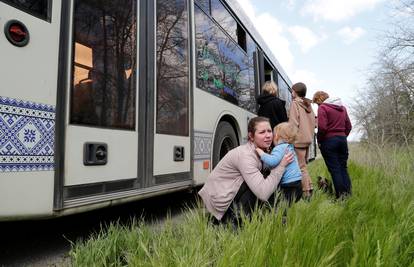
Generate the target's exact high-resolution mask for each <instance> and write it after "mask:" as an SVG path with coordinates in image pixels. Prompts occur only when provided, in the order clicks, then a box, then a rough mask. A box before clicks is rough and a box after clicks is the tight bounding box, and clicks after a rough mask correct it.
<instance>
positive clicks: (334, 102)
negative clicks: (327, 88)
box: [322, 97, 344, 111]
mask: <svg viewBox="0 0 414 267" xmlns="http://www.w3.org/2000/svg"><path fill="white" fill-rule="evenodd" d="M322 104H325V105H326V106H328V107H330V108H333V109H336V110H338V111H344V106H343V104H342V101H341V99H340V98H339V97H333V98H330V97H329V98H327V99H326V100H325V101H324V102H323V103H322Z"/></svg>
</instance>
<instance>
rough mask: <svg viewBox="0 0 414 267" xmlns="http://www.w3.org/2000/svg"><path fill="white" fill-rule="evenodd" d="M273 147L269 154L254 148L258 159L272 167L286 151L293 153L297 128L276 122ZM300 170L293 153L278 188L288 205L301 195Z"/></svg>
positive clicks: (290, 124) (277, 163)
mask: <svg viewBox="0 0 414 267" xmlns="http://www.w3.org/2000/svg"><path fill="white" fill-rule="evenodd" d="M273 132H274V136H273V144H274V145H275V147H274V148H273V150H272V152H271V153H270V154H267V153H265V152H264V151H263V150H262V149H260V148H256V151H257V153H258V154H259V156H260V159H261V160H262V161H263V163H264V165H266V166H267V167H270V168H274V167H276V166H277V165H279V163H280V161H281V160H282V158H283V156H284V155H285V154H286V152H287V151H290V152H292V153H293V154H295V148H294V145H293V144H294V143H295V140H296V137H297V135H298V128H297V127H296V126H295V125H293V124H292V123H288V122H283V123H280V124H278V125H277V126H276V127H275V129H274V131H273ZM301 181H302V172H301V170H300V168H299V163H298V158H297V156H296V154H295V157H294V160H293V161H292V162H291V163H290V164H289V165H287V166H286V170H285V172H284V173H283V176H282V178H281V180H280V189H281V191H282V194H283V196H284V198H285V199H286V200H287V202H288V203H289V205H291V203H292V201H293V200H295V202H297V201H299V200H300V199H301V197H302V184H301Z"/></svg>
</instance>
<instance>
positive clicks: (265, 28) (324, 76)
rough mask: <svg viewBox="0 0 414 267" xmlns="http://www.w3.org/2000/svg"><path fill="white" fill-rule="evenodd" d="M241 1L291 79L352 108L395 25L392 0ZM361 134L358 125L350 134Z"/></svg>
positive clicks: (353, 137)
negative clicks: (388, 29) (392, 17)
mask: <svg viewBox="0 0 414 267" xmlns="http://www.w3.org/2000/svg"><path fill="white" fill-rule="evenodd" d="M237 1H238V2H239V4H240V5H241V6H242V8H243V9H244V11H245V12H246V14H247V15H248V16H249V17H250V19H251V20H252V22H253V24H254V25H255V26H256V29H257V30H258V32H259V33H260V34H261V36H262V38H263V39H264V40H265V42H266V43H267V45H268V47H269V48H270V49H271V50H272V52H273V54H274V55H275V57H276V58H277V59H278V61H279V63H280V64H281V66H282V67H283V68H284V70H285V72H286V73H287V75H288V76H289V78H290V79H291V81H292V82H293V83H296V82H304V83H305V84H306V85H307V88H308V93H307V97H308V98H312V96H313V93H314V92H316V91H319V90H322V91H325V92H327V93H328V94H329V95H330V96H331V97H340V98H341V99H342V102H343V103H344V105H345V106H346V107H347V108H348V109H349V107H350V106H351V105H352V102H353V99H354V98H355V97H356V96H357V93H358V92H359V91H360V90H363V88H364V86H365V84H366V80H367V78H368V77H367V73H368V71H369V68H370V66H372V64H373V63H374V62H375V61H376V59H377V58H378V53H379V50H380V48H381V45H382V44H383V42H382V41H381V35H383V34H384V32H385V31H386V30H387V28H388V27H390V25H391V19H390V18H391V16H392V11H391V8H390V7H391V1H386V0H237ZM349 113H351V112H349ZM350 115H351V121H353V118H352V114H350ZM353 124H355V123H354V121H353ZM359 136H360V135H359V133H358V132H357V131H356V130H355V131H352V133H351V136H350V137H349V139H350V140H358V138H359Z"/></svg>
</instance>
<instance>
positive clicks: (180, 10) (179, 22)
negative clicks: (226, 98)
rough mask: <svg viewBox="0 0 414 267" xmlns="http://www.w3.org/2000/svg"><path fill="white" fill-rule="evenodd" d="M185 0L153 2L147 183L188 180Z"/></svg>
mask: <svg viewBox="0 0 414 267" xmlns="http://www.w3.org/2000/svg"><path fill="white" fill-rule="evenodd" d="M187 3H188V1H186V0H177V1H169V0H157V1H156V3H155V10H156V12H155V15H156V27H155V28H156V34H155V44H156V55H155V65H156V67H155V94H154V97H155V105H154V110H155V122H154V124H155V125H154V153H153V179H152V181H150V185H161V184H169V183H175V182H180V181H187V182H188V181H189V180H190V179H191V178H192V177H191V174H190V159H191V150H190V148H191V147H190V135H191V132H190V79H189V77H190V75H189V73H190V70H189V69H190V67H189V64H190V60H189V54H190V53H189V44H188V42H189V40H188V39H189V38H188V36H189V24H188V5H187Z"/></svg>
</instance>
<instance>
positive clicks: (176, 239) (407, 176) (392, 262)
mask: <svg viewBox="0 0 414 267" xmlns="http://www.w3.org/2000/svg"><path fill="white" fill-rule="evenodd" d="M413 155H414V153H413V151H412V150H411V151H409V150H402V149H399V150H396V149H392V148H387V149H384V148H381V149H380V148H371V149H367V148H364V147H363V146H361V145H352V149H351V159H350V162H349V163H350V164H349V172H350V175H351V179H352V182H353V196H352V197H351V198H350V199H348V200H346V201H339V202H338V201H334V200H333V199H332V198H331V197H329V196H327V195H326V194H325V193H322V192H320V191H317V192H316V193H315V195H314V197H313V198H312V200H311V201H310V202H304V201H301V202H299V203H297V204H296V205H294V206H293V207H292V208H291V209H289V212H288V221H287V224H286V225H282V223H281V222H282V219H281V210H282V209H279V210H276V211H275V210H272V211H268V210H259V211H258V212H256V213H255V214H254V215H253V218H252V220H251V221H249V222H246V223H245V225H244V226H243V227H242V228H241V229H238V230H233V229H232V228H231V227H224V226H220V227H217V226H212V225H209V224H208V217H207V215H206V214H205V213H204V212H203V209H202V208H194V209H188V210H187V211H186V212H185V215H184V219H183V220H179V221H176V220H167V221H166V222H165V223H164V224H163V226H162V227H158V228H155V227H151V226H148V225H145V224H143V223H142V222H140V221H134V220H133V221H131V224H130V225H119V224H113V225H109V226H107V227H105V229H104V230H102V231H101V232H100V233H97V234H96V235H94V236H92V237H91V238H90V239H89V240H84V241H79V242H77V243H76V244H74V245H73V248H72V250H71V253H70V254H71V259H72V263H73V265H75V266H126V265H128V266H414V174H413V171H414V166H413ZM310 171H311V175H312V177H316V176H317V175H322V176H325V177H329V175H328V172H327V170H326V168H325V165H324V163H323V161H322V160H316V161H315V162H313V163H311V164H310Z"/></svg>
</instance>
